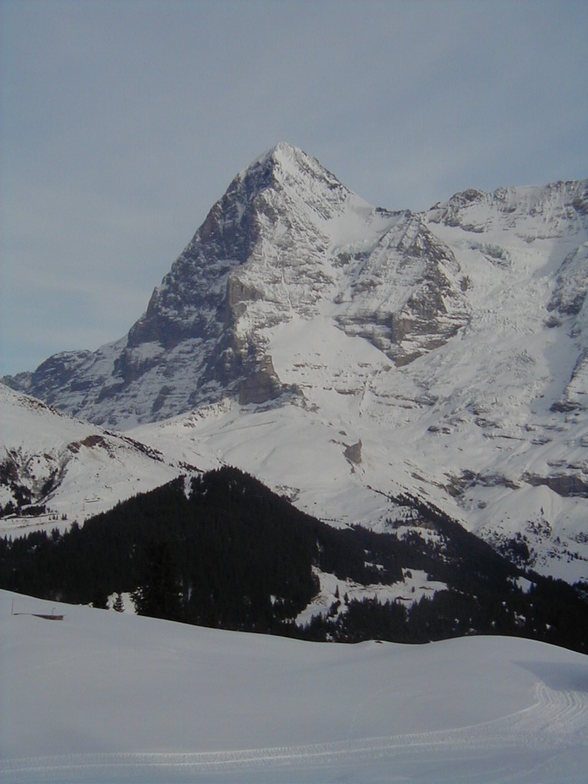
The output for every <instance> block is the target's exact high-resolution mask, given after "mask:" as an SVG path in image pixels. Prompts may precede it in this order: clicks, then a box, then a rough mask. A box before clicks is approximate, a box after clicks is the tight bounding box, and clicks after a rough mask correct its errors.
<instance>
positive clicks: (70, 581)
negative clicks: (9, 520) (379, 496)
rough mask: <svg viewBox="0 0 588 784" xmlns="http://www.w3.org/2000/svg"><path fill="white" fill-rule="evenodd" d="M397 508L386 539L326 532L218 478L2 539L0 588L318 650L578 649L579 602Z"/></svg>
mask: <svg viewBox="0 0 588 784" xmlns="http://www.w3.org/2000/svg"><path fill="white" fill-rule="evenodd" d="M402 501H403V503H404V504H405V505H409V504H412V516H411V520H410V524H409V525H407V521H406V520H404V521H403V524H402V525H400V524H399V523H398V521H396V525H395V521H390V533H386V534H376V533H373V532H370V531H367V530H365V529H362V528H360V527H350V528H346V529H342V530H341V529H335V528H332V527H330V526H328V525H326V524H324V523H322V522H320V521H318V520H316V519H314V518H312V517H310V516H308V515H305V514H304V513H302V512H300V511H299V510H297V509H296V508H295V507H293V506H292V505H291V504H290V503H289V502H288V501H287V500H286V499H285V498H283V497H280V496H278V495H276V494H275V493H272V492H271V491H270V490H268V489H267V488H266V487H264V486H263V485H262V484H261V483H260V482H259V481H257V480H256V479H254V478H252V477H251V476H248V475H246V474H244V473H242V472H240V471H238V470H237V469H234V468H222V469H220V470H217V471H213V472H210V473H207V474H204V475H202V476H200V477H198V478H196V479H192V480H190V481H189V480H187V479H182V478H180V479H178V480H175V481H173V482H171V483H169V484H167V485H164V486H163V487H160V488H158V489H156V490H154V491H152V492H150V493H146V494H142V495H138V496H136V497H134V498H132V499H130V500H128V501H126V502H124V503H121V504H119V505H118V506H116V507H115V508H114V509H113V510H111V511H110V512H107V513H104V514H101V515H98V516H97V517H94V518H92V519H90V520H88V521H87V522H86V523H85V524H84V526H83V527H80V526H78V525H76V524H74V525H73V526H72V528H71V529H70V531H68V532H67V533H64V534H60V533H58V532H57V531H54V532H53V533H52V534H46V533H44V532H37V533H32V534H30V535H29V536H27V537H24V538H19V539H15V540H14V541H11V540H9V539H4V540H1V541H0V586H1V587H3V588H8V589H11V590H15V591H19V592H23V593H24V592H26V593H28V594H32V595H36V596H38V597H42V598H48V599H53V600H62V601H66V602H72V603H93V604H94V606H105V604H106V599H107V597H109V596H112V595H113V594H116V593H125V592H132V593H133V600H134V602H135V605H136V608H137V611H138V612H139V613H142V614H145V615H151V616H155V617H162V618H169V619H173V620H181V621H185V622H187V623H193V624H200V625H207V626H214V627H218V628H225V629H239V630H247V631H258V632H265V633H268V632H269V633H278V634H289V635H294V636H305V637H309V638H312V639H317V640H325V639H335V640H344V641H358V640H361V639H368V638H381V639H389V640H395V641H403V642H424V641H428V640H432V639H442V638H447V637H452V636H461V635H463V634H481V633H483V634H488V633H490V634H492V633H497V634H513V635H520V636H526V637H533V638H536V639H539V640H544V641H547V642H551V643H555V644H560V645H564V646H567V647H570V648H574V649H577V650H581V651H587V650H588V604H587V603H586V601H585V598H583V597H582V594H581V592H580V591H579V590H576V589H573V588H571V587H570V586H568V585H566V584H565V583H562V582H558V581H554V580H550V579H546V578H542V577H539V576H537V575H527V578H528V579H527V578H523V577H522V573H521V572H520V571H519V570H518V569H517V568H516V567H515V566H513V565H512V563H511V562H509V561H507V560H506V559H504V558H502V557H501V556H500V555H498V554H497V553H496V552H495V551H494V550H492V549H491V548H490V547H489V546H488V545H486V544H485V543H483V542H482V541H481V540H479V539H478V538H477V537H475V536H474V535H472V534H469V533H467V532H466V531H465V530H464V529H463V528H462V527H461V526H459V525H458V524H457V523H455V522H454V521H452V520H450V519H449V518H448V517H447V516H445V515H443V514H442V513H441V512H439V511H438V510H436V509H435V508H433V507H430V506H427V505H425V504H423V503H419V502H417V501H416V499H411V498H409V497H408V496H406V497H404V498H403V499H402ZM413 571H414V572H418V573H422V574H423V575H425V577H424V579H425V580H426V581H427V583H426V584H427V585H430V586H431V587H430V589H429V590H428V591H427V594H426V596H423V595H421V597H420V598H419V597H418V596H417V597H415V598H414V599H412V598H411V596H410V594H409V595H408V596H405V595H402V596H400V597H399V600H397V601H394V600H391V599H390V598H388V599H387V600H386V599H385V598H382V597H385V596H386V589H387V587H389V586H395V585H397V586H405V585H408V583H407V579H408V578H407V575H411V574H412V572H413ZM326 578H333V579H334V580H335V581H336V582H337V590H336V592H335V593H334V595H333V596H332V602H331V603H330V605H329V606H328V608H327V610H326V611H324V608H323V612H322V613H320V612H319V611H318V610H317V612H316V613H314V618H313V613H312V612H308V610H307V612H306V613H304V614H303V615H301V613H303V611H304V610H305V609H307V608H309V606H310V608H312V603H313V601H316V598H317V595H318V594H319V592H320V591H321V588H323V589H324V586H323V584H322V581H324V580H325V579H326ZM358 585H363V586H369V589H370V590H369V592H368V596H369V598H365V594H364V596H363V598H362V600H361V601H360V600H359V599H358V598H353V597H354V596H355V597H357V592H356V593H355V594H354V593H353V590H356V589H357V586H358ZM339 586H341V590H340V589H339ZM345 586H349V595H348V594H347V591H346V590H345ZM352 589H353V590H352ZM407 590H408V589H407ZM323 593H324V590H323ZM401 593H403V592H402V591H401ZM388 595H390V594H388ZM350 596H351V598H350Z"/></svg>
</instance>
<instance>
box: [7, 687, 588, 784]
mask: <svg viewBox="0 0 588 784" xmlns="http://www.w3.org/2000/svg"><path fill="white" fill-rule="evenodd" d="M535 692H536V697H537V699H536V701H535V703H534V704H533V705H531V706H530V707H528V708H524V709H523V710H520V711H517V712H516V713H512V714H510V715H507V716H504V717H501V718H499V719H495V720H493V721H490V722H484V723H482V724H475V725H471V726H467V727H461V728H457V729H448V730H437V731H431V732H421V733H409V734H403V735H393V736H389V737H376V738H362V739H351V740H346V741H337V742H330V743H314V744H307V745H298V746H277V747H272V748H259V749H240V750H234V751H211V752H145V753H141V752H138V753H91V754H68V755H56V756H45V757H24V758H19V759H8V760H4V761H0V780H2V782H3V783H4V784H13V783H14V784H15V783H16V782H41V781H47V782H100V783H101V782H114V781H116V782H120V781H144V782H154V781H157V782H168V781H170V782H171V781H185V780H190V781H208V780H210V781H225V780H226V781H239V782H245V781H247V782H248V781H250V780H251V781H265V780H266V779H265V775H268V774H271V776H272V778H271V779H267V780H268V781H273V782H275V781H276V780H279V781H291V780H292V781H312V782H315V781H317V782H318V781H320V782H323V781H325V782H326V781H345V780H348V779H347V774H345V775H343V777H341V776H342V771H353V770H356V771H363V770H364V766H366V765H367V766H368V771H366V773H368V778H366V779H363V778H362V779H361V780H362V781H368V780H369V781H372V780H373V781H384V779H383V778H379V777H378V776H379V774H378V771H380V772H381V771H383V770H385V771H386V775H387V777H388V778H387V780H388V781H390V782H392V781H395V780H397V781H426V780H428V779H427V778H420V777H419V776H420V774H419V770H420V773H421V774H423V775H425V776H426V775H427V769H428V767H431V766H433V769H434V770H439V769H440V768H439V765H441V770H442V769H443V765H445V766H449V768H448V770H451V771H452V772H451V774H450V775H452V776H454V777H455V778H454V780H455V781H461V780H462V776H461V775H460V773H459V769H462V768H463V769H464V770H467V771H469V772H468V773H467V775H468V776H469V779H470V781H496V782H498V781H501V782H510V781H532V780H533V778H532V777H533V776H534V775H539V773H538V772H537V771H538V769H541V768H542V767H544V766H545V765H546V764H549V763H550V762H551V763H552V767H553V758H554V757H555V758H557V756H558V755H559V754H562V753H563V754H565V752H566V750H567V749H571V748H572V747H574V748H576V749H577V748H578V747H581V748H582V749H584V750H585V753H584V754H583V755H582V758H583V759H584V760H585V761H586V760H588V693H586V692H580V691H557V690H553V689H549V688H548V687H547V686H545V684H543V683H537V684H536V687H535ZM511 752H516V754H517V755H518V757H517V759H519V758H520V759H522V763H521V764H522V768H521V769H519V770H516V765H515V769H513V764H512V762H511V763H509V762H508V760H509V758H510V757H509V754H510V753H511ZM538 753H539V754H538ZM537 755H538V756H537ZM520 759H519V762H520ZM489 760H490V765H491V770H490V769H489V768H488V761H489ZM374 764H375V773H374V775H376V778H373V779H372V778H369V766H370V765H371V766H374ZM456 764H457V768H458V769H457V770H456V769H455V765H456ZM472 766H474V768H473V767H472ZM475 766H479V767H478V773H477V774H476V773H474V772H473V771H474V769H475ZM580 767H581V766H580ZM580 767H579V769H578V770H580ZM394 771H396V772H397V773H396V774H394ZM402 771H404V772H402ZM409 771H412V774H411V773H409ZM485 772H486V773H489V774H491V776H492V778H490V779H486V778H484V775H485ZM290 775H294V776H295V777H296V778H294V779H291V778H290V777H289V776H290ZM330 775H334V776H335V778H329V776H330ZM360 775H362V774H360ZM407 775H408V777H407ZM439 775H441V776H442V772H441V773H439ZM582 775H583V774H580V773H579V776H580V777H579V778H578V779H575V778H574V779H573V781H576V780H577V781H578V782H581V781H582V780H583V779H582V778H581V776H582ZM413 776H414V777H413ZM276 777H278V778H277V779H276ZM349 780H350V781H351V780H353V779H352V778H351V779H349ZM431 780H433V779H431ZM441 780H443V781H445V779H437V781H441ZM447 780H450V779H447ZM463 780H464V781H465V780H466V779H465V776H464V778H463ZM549 780H551V779H549ZM567 780H568V781H572V780H570V779H567Z"/></svg>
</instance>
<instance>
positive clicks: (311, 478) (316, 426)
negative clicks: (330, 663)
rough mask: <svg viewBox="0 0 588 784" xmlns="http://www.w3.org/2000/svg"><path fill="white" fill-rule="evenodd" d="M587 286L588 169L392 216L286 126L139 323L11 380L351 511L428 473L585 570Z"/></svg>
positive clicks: (460, 501) (498, 526)
mask: <svg viewBox="0 0 588 784" xmlns="http://www.w3.org/2000/svg"><path fill="white" fill-rule="evenodd" d="M587 287H588V181H579V182H566V183H555V184H551V185H547V186H545V187H524V188H504V189H499V190H497V191H495V192H494V193H491V194H490V193H483V192H481V191H477V190H469V191H466V192H465V193H462V194H458V195H456V196H454V197H452V198H451V199H450V200H449V201H448V202H446V203H443V204H437V205H435V206H434V207H433V208H432V209H431V210H429V211H427V212H424V213H414V212H410V211H403V212H390V211H387V210H383V209H380V208H374V207H372V206H370V205H369V204H367V203H366V202H364V201H363V200H362V199H360V198H359V197H357V196H355V195H354V194H353V193H352V192H350V191H349V190H348V189H347V188H346V187H345V186H343V185H342V184H341V183H340V182H339V181H338V180H337V179H336V178H335V177H334V176H333V175H332V174H331V173H330V172H328V171H327V170H325V169H324V168H323V167H322V166H321V165H320V164H319V163H318V161H316V160H315V159H314V158H312V157H310V156H308V155H306V154H305V153H304V152H302V151H301V150H298V149H296V148H294V147H291V146H290V145H287V144H279V145H278V146H277V147H275V148H274V149H272V150H271V151H269V152H268V153H266V154H265V155H264V156H262V157H261V158H259V159H258V160H257V161H255V162H254V163H253V164H252V165H251V166H249V167H248V168H247V169H246V170H244V171H243V172H241V173H240V174H238V175H237V177H236V178H235V179H234V180H233V182H232V183H231V184H230V186H229V188H228V190H227V192H226V194H225V195H224V196H223V197H222V198H221V199H220V200H219V201H218V202H217V203H216V204H215V205H214V207H213V208H212V210H211V211H210V213H209V215H208V217H207V218H206V220H205V222H204V223H203V225H202V226H201V227H200V228H199V229H198V231H197V232H196V234H195V235H194V237H193V239H192V241H191V242H190V243H189V244H188V246H187V247H186V249H185V250H184V252H183V253H182V254H181V256H180V257H179V258H178V260H177V261H176V262H175V263H174V265H173V266H172V268H171V271H170V272H169V273H168V274H167V275H166V276H165V278H164V279H163V281H162V283H161V285H160V286H158V287H157V288H156V289H155V290H154V292H153V295H152V297H151V300H150V302H149V305H148V307H147V310H146V312H145V314H144V315H143V316H142V317H141V318H140V319H139V320H138V321H137V322H136V323H135V324H134V325H133V326H132V327H131V329H130V331H129V333H128V335H127V336H126V337H124V338H122V339H121V340H119V341H117V342H115V343H113V344H110V345H108V346H104V347H102V348H101V349H99V350H98V351H96V352H74V353H72V352H69V353H66V354H59V355H56V356H54V357H51V358H49V359H48V360H47V361H46V362H44V363H43V364H42V365H41V366H40V367H39V368H38V369H37V370H36V371H35V372H34V373H29V374H20V375H19V376H17V377H14V378H12V379H7V382H8V383H9V384H10V385H11V386H13V387H16V388H19V389H21V390H23V391H26V392H29V393H30V394H33V395H35V396H38V397H40V398H42V399H43V400H45V401H48V402H50V403H52V404H53V405H55V406H58V407H59V408H60V409H62V410H64V411H67V412H69V413H71V414H74V415H76V416H78V417H82V418H84V419H87V420H90V421H93V422H95V423H98V424H102V425H106V426H108V427H116V428H119V429H126V430H129V429H131V428H137V429H136V430H134V431H133V437H135V438H137V439H138V440H141V441H144V442H146V443H149V444H150V445H151V446H153V447H154V448H158V449H161V450H162V451H163V452H165V453H166V454H167V455H168V456H169V459H173V460H176V461H177V460H185V461H187V462H190V463H195V464H197V465H199V466H201V467H203V468H207V467H212V466H214V465H218V464H219V463H223V462H227V463H232V464H235V465H237V466H239V467H241V468H243V469H245V470H247V471H250V472H251V473H254V474H255V475H257V476H258V477H259V478H261V479H262V480H263V481H265V482H267V483H268V484H269V485H270V486H271V487H273V488H275V489H280V490H281V491H282V492H284V493H286V494H288V495H289V497H291V498H292V499H293V500H294V501H295V503H296V504H297V505H299V506H300V507H301V508H303V509H304V510H306V511H309V512H311V513H313V514H315V515H318V516H320V517H322V518H323V519H327V520H332V521H334V522H337V523H340V524H345V523H348V522H361V523H363V524H366V525H370V526H372V527H377V528H380V529H386V528H387V527H389V522H388V521H390V520H393V521H396V523H397V524H398V520H399V519H401V518H402V514H403V513H404V512H403V508H402V503H400V502H399V500H398V497H399V495H401V493H402V492H403V491H405V490H408V491H409V492H410V493H412V494H414V495H417V496H420V497H422V498H424V499H426V500H428V501H431V502H433V503H435V504H436V505H438V506H440V507H441V508H443V509H444V510H445V511H447V512H448V513H449V514H451V515H453V516H455V517H456V518H458V519H459V520H461V521H462V522H463V523H464V524H465V525H466V526H467V527H469V528H470V529H471V530H474V531H476V532H478V533H480V534H481V535H482V536H484V537H485V538H486V539H488V540H489V541H491V542H493V543H494V544H495V545H496V546H497V547H499V548H502V549H506V550H508V551H510V552H511V554H512V555H513V557H514V556H515V555H516V554H517V553H518V554H519V555H520V554H521V553H523V554H524V551H525V548H528V549H529V550H530V554H529V563H530V565H532V566H534V567H535V568H536V569H537V570H539V571H542V572H547V573H552V574H556V575H558V576H562V577H564V578H566V579H568V580H572V581H574V580H577V579H584V580H586V579H588V530H587V527H586V516H585V506H586V496H587V494H588V458H587V452H586V447H587V446H588V418H587V414H586V409H587V400H588V398H587V381H588V337H587V336H588V305H587V304H586V291H587Z"/></svg>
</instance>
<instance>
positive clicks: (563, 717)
mask: <svg viewBox="0 0 588 784" xmlns="http://www.w3.org/2000/svg"><path fill="white" fill-rule="evenodd" d="M13 602H14V603H13ZM12 610H14V611H15V612H18V613H19V614H14V615H13V614H11V612H12ZM52 612H55V614H63V615H64V618H63V620H61V621H50V620H46V619H43V618H40V617H36V616H35V615H28V614H24V613H40V614H51V613H52ZM0 666H1V678H2V684H1V689H0V726H1V728H2V729H1V730H0V779H1V780H2V781H3V782H5V784H9V782H36V781H45V782H47V781H48V782H74V781H75V782H79V781H84V782H96V784H97V783H98V782H118V781H121V780H124V781H141V782H171V781H192V782H194V781H198V782H205V781H206V782H208V781H210V782H212V781H214V782H239V784H247V783H248V782H268V783H269V782H272V783H273V784H275V782H315V783H316V782H331V781H355V782H360V781H361V782H362V784H368V783H369V782H390V781H395V780H402V781H411V782H431V781H434V782H435V783H436V784H442V783H443V782H458V781H471V780H472V776H473V775H474V774H475V780H476V781H477V782H497V781H505V780H509V781H510V780H513V779H516V780H517V781H526V782H537V781H542V782H556V781H557V782H561V781H566V782H568V784H569V783H570V782H578V784H579V782H584V781H585V771H586V769H588V658H587V657H585V656H582V655H581V654H577V653H573V652H570V651H566V650H563V649H559V648H554V647H551V646H548V645H544V644H541V643H536V642H532V641H528V640H516V639H507V638H501V637H494V638H489V637H478V638H466V639H461V640H451V641H447V642H443V643H435V644H431V645H426V646H402V645H395V644H390V643H386V644H378V643H375V642H371V643H362V644H360V645H353V646H351V645H349V646H345V645H335V644H313V643H306V642H301V641H293V640H286V639H281V638H276V637H262V636H255V635H250V634H237V633H233V632H224V631H217V630H211V629H203V628H198V627H191V626H185V625H180V624H172V623H168V622H165V621H158V620H152V619H147V618H141V617H137V616H130V615H127V614H119V613H115V612H108V611H102V610H93V609H89V608H85V607H73V606H68V605H59V604H55V603H49V602H43V601H40V600H36V599H28V598H26V597H18V596H16V595H14V594H10V593H8V592H5V591H3V592H0Z"/></svg>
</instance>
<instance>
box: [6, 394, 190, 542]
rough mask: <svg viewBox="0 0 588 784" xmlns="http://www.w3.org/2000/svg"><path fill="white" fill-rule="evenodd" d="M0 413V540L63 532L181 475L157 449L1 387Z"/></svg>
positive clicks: (178, 468) (179, 468) (177, 467)
mask: <svg viewBox="0 0 588 784" xmlns="http://www.w3.org/2000/svg"><path fill="white" fill-rule="evenodd" d="M0 410H1V412H2V413H1V422H2V427H1V430H0V471H1V476H0V480H1V481H0V507H1V508H2V512H3V519H2V523H1V524H0V532H1V533H2V534H6V533H10V534H19V533H22V532H26V531H28V530H31V529H32V530H35V529H38V528H48V529H52V528H58V529H61V530H63V529H65V528H68V527H69V526H70V525H71V523H72V522H73V521H74V520H77V521H78V522H83V520H85V519H86V518H87V517H90V516H92V515H95V514H98V513H99V512H102V511H105V510H106V509H110V508H111V507H112V506H114V504H115V503H117V502H118V501H121V500H124V499H125V498H128V497H130V496H132V495H135V494H136V493H138V492H145V491H147V490H151V489H153V488H154V487H157V486H159V485H161V484H163V483H164V482H166V481H169V480H170V479H172V478H174V477H176V476H177V475H178V474H179V473H180V471H181V470H186V467H183V468H181V467H180V466H179V465H177V464H176V465H171V464H169V463H168V462H166V460H165V459H164V457H163V455H162V454H161V453H160V452H159V451H158V450H157V449H154V448H152V447H147V446H146V445H144V444H140V443H139V442H137V441H135V440H133V439H132V438H130V437H129V436H123V435H117V434H115V433H111V432H109V431H106V430H103V429H102V428H100V427H97V426H96V425H91V424H89V423H87V422H83V421H82V420H79V419H74V418H73V417H70V416H68V415H66V414H63V413H60V412H59V411H57V410H56V409H54V408H52V407H50V406H47V405H45V404H44V403H41V402H40V401H38V400H36V399H34V398H31V397H28V396H26V395H21V394H18V393H16V392H14V391H13V390H11V389H8V388H7V387H6V386H4V385H3V384H0Z"/></svg>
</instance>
